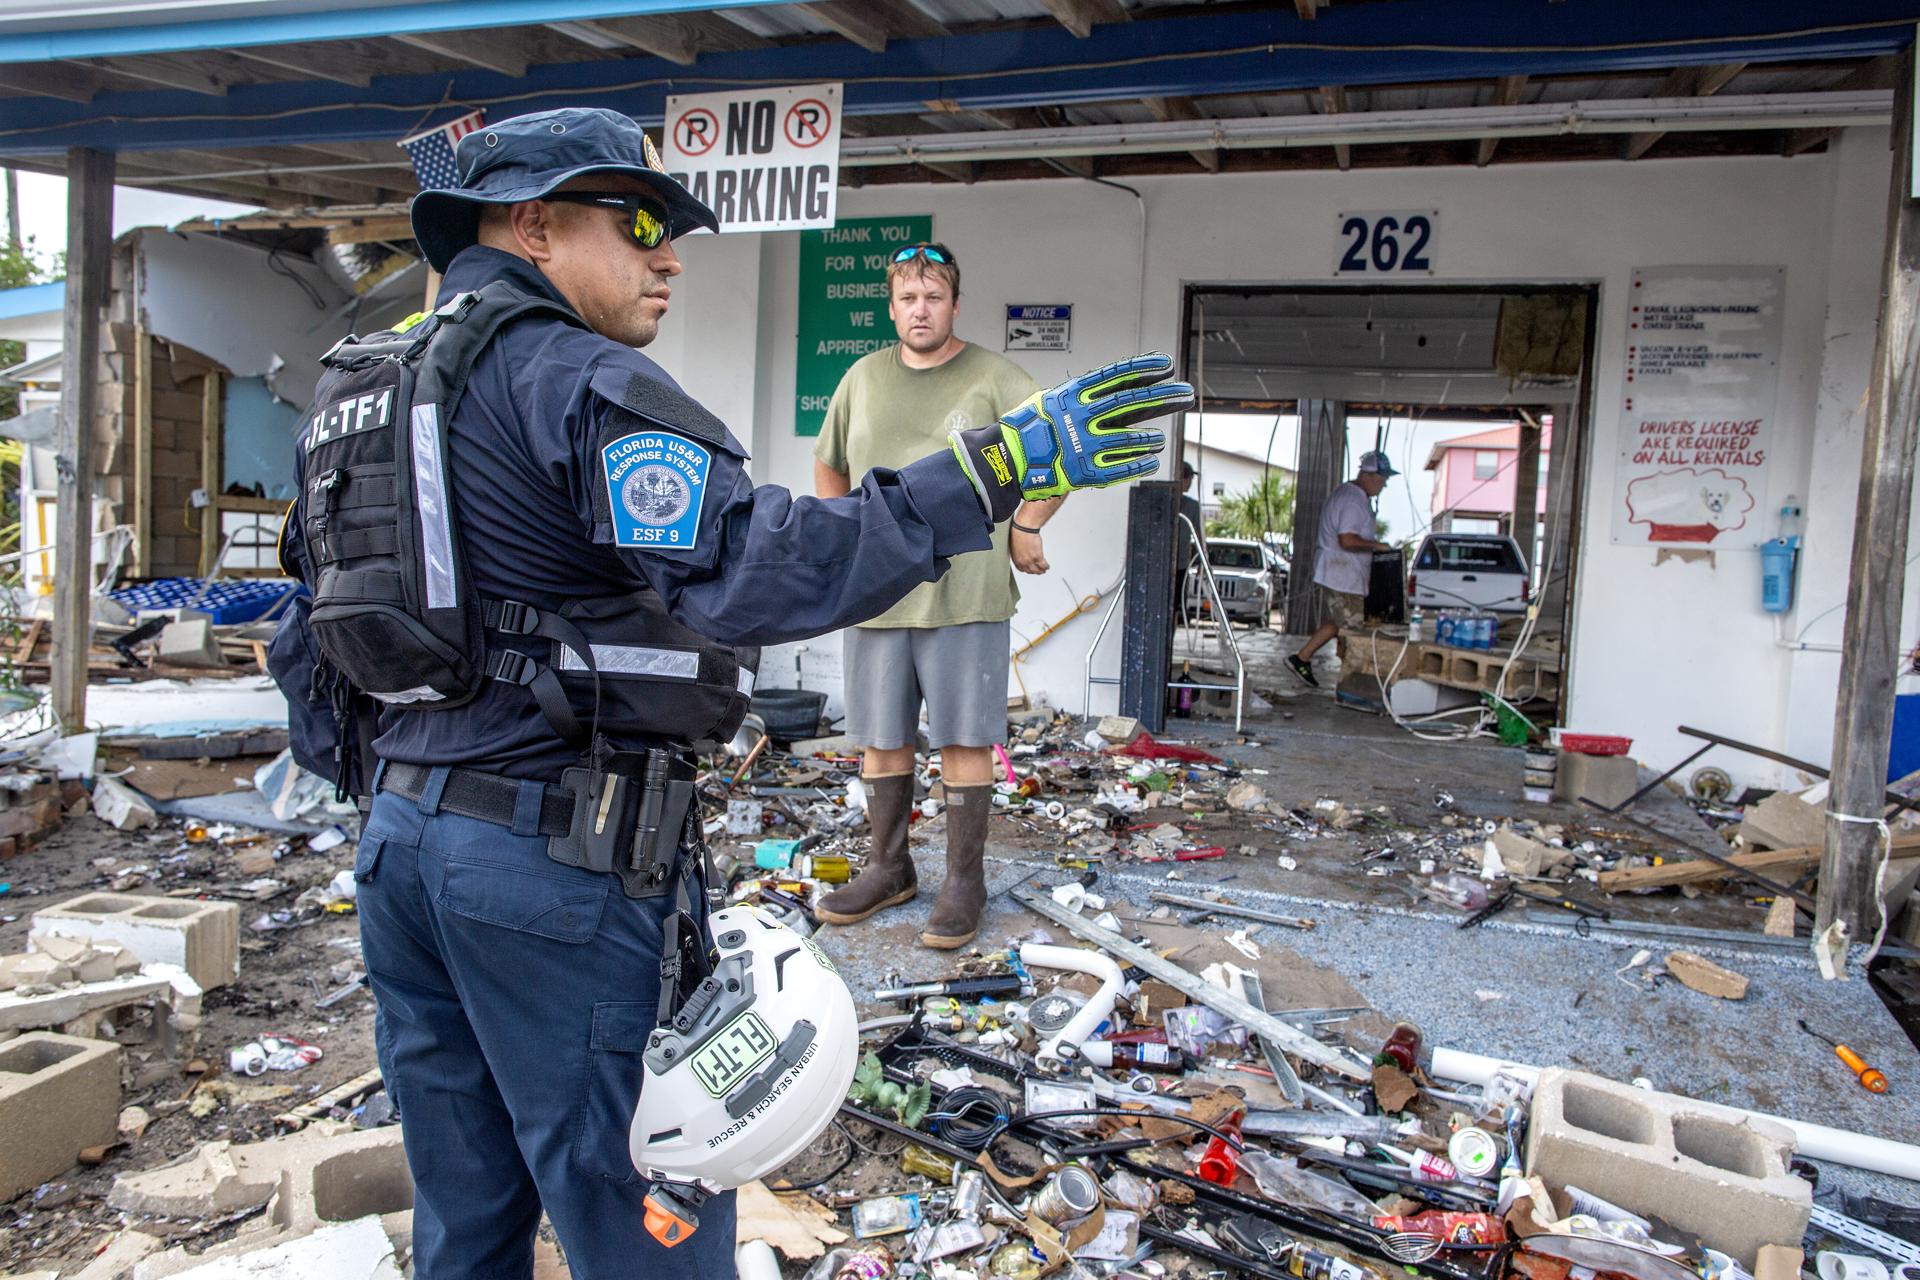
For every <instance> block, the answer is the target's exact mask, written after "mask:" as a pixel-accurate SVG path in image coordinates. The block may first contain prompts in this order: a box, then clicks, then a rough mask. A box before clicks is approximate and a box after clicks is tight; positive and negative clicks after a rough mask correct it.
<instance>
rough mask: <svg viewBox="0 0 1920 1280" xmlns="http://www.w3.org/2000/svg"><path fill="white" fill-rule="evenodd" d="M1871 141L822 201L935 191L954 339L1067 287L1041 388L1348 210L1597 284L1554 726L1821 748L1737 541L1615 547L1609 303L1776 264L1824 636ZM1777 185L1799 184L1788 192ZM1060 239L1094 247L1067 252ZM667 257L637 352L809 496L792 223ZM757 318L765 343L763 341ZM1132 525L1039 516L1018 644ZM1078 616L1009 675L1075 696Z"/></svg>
mask: <svg viewBox="0 0 1920 1280" xmlns="http://www.w3.org/2000/svg"><path fill="white" fill-rule="evenodd" d="M1887 157H1888V151H1887V134H1886V132H1885V131H1884V130H1871V129H1852V130H1848V131H1847V132H1846V133H1845V134H1844V135H1842V137H1841V139H1840V141H1838V142H1837V143H1836V144H1835V145H1834V146H1833V148H1832V149H1831V150H1830V151H1829V152H1828V153H1826V154H1823V155H1810V156H1801V157H1796V158H1794V159H1781V158H1771V157H1750V158H1730V159H1723V160H1711V159H1689V160H1686V161H1661V160H1645V161H1639V162H1634V163H1631V164H1629V163H1625V162H1619V163H1613V162H1608V163H1588V164H1565V165H1514V166H1506V167H1501V166H1495V167H1491V168H1488V169H1468V168H1449V169H1423V170H1397V171H1396V170H1368V171H1364V172H1361V171H1354V172H1348V173H1339V172H1334V171H1316V172H1309V173H1291V174H1246V175H1217V176H1204V177H1194V178H1143V179H1138V180H1135V181H1133V182H1132V183H1130V185H1134V186H1137V187H1138V188H1139V189H1140V191H1141V193H1142V195H1143V196H1144V197H1145V207H1144V226H1143V209H1142V206H1141V205H1139V204H1136V202H1135V201H1134V199H1133V198H1132V197H1131V196H1129V195H1128V194H1127V193H1125V192H1122V191H1116V190H1113V189H1111V188H1106V187H1100V186H1096V185H1094V184H1091V183H1084V182H1068V181H1047V182H1031V183H982V184H979V185H976V186H955V185H949V184H943V185H940V186H938V187H931V186H909V185H900V186H886V187H869V188H865V189H850V190H846V191H843V192H842V193H841V215H842V216H843V217H849V218H851V217H861V216H871V215H877V214H894V213H925V212H928V211H932V212H933V213H934V217H935V223H934V235H935V236H936V237H937V238H939V239H941V240H942V241H944V242H946V243H947V244H949V245H951V246H952V247H953V249H954V251H955V253H956V255H957V256H958V258H959V260H960V263H961V267H962V285H963V296H962V299H961V310H960V318H959V323H958V331H959V333H960V335H961V336H962V337H965V338H969V339H971V340H974V341H978V342H981V343H982V344H983V345H986V346H988V347H989V348H990V349H992V350H996V351H997V350H999V349H1000V347H1001V344H1002V333H1001V331H1000V330H1001V314H1002V312H1001V308H1002V307H1003V306H1004V305H1005V304H1008V303H1021V302H1036V301H1045V302H1070V303H1072V304H1074V328H1073V350H1072V351H1071V352H1069V353H1065V354H1036V353H1023V354H1022V356H1021V363H1022V364H1023V365H1024V366H1025V367H1026V368H1027V369H1028V370H1029V371H1030V372H1031V373H1032V374H1033V376H1034V377H1035V378H1037V379H1039V380H1040V381H1041V382H1042V383H1047V382H1050V381H1055V380H1058V379H1060V378H1062V377H1065V376H1067V375H1069V374H1071V373H1074V372H1078V371H1081V370H1084V369H1086V368H1089V367H1091V366H1092V365H1094V364H1096V363H1098V362H1100V361H1103V360H1106V359H1110V358H1114V357H1117V356H1120V355H1123V354H1127V353H1130V352H1133V351H1137V350H1146V349H1153V348H1159V349H1162V350H1168V351H1174V350H1177V349H1178V343H1179V322H1180V300H1181V289H1182V286H1183V284H1184V283H1187V282H1240V281H1251V282H1258V283H1271V284H1287V283H1295V284H1314V285H1324V284H1326V283H1328V282H1329V280H1330V276H1331V270H1332V265H1333V261H1334V256H1335V254H1334V244H1335V239H1336V237H1335V232H1336V229H1337V225H1338V224H1337V215H1338V214H1339V213H1340V212H1341V211H1343V210H1352V209H1396V208H1412V207H1433V208H1437V209H1438V210H1440V215H1441V232H1440V235H1439V239H1438V242H1437V249H1436V253H1435V255H1434V264H1435V272H1434V275H1433V277H1432V278H1431V282H1433V283H1449V284H1459V283H1462V282H1485V283H1490V284H1491V283H1500V284H1511V283H1530V282H1567V283H1588V282H1596V283H1598V285H1599V287H1600V313H1599V316H1598V318H1597V322H1596V323H1597V325H1598V329H1597V352H1596V357H1597V368H1596V375H1595V386H1594V394H1593V399H1592V406H1593V415H1594V425H1593V433H1592V436H1591V453H1590V455H1589V456H1590V457H1591V459H1592V466H1591V467H1590V468H1589V473H1588V475H1587V477H1586V481H1585V488H1584V502H1585V507H1586V510H1587V511H1588V512H1590V513H1593V514H1591V515H1589V516H1588V517H1587V518H1586V519H1585V520H1584V521H1583V523H1582V526H1581V529H1580V555H1581V563H1580V568H1579V576H1578V581H1577V585H1576V591H1577V599H1576V603H1575V609H1574V613H1573V617H1572V623H1573V628H1574V633H1573V634H1574V638H1573V650H1574V656H1573V671H1572V689H1571V699H1570V702H1571V706H1570V713H1571V714H1570V719H1571V722H1572V723H1574V724H1576V725H1578V726H1581V727H1585V728H1591V729H1595V730H1604V731H1611V732H1618V733H1625V734H1631V735H1632V736H1633V737H1634V738H1635V739H1636V746H1635V754H1636V755H1638V756H1640V758H1642V759H1643V760H1646V761H1648V762H1650V763H1656V764H1660V765H1664V764H1667V763H1670V762H1672V761H1676V760H1678V759H1680V758H1681V757H1682V756H1683V755H1685V754H1686V752H1687V751H1689V750H1691V746H1690V745H1689V743H1688V740H1686V739H1683V738H1681V737H1679V736H1678V735H1677V734H1675V732H1674V728H1675V726H1676V725H1677V724H1680V723H1694V724H1699V725H1700V726H1701V727H1704V728H1711V729H1714V730H1717V731H1719V732H1721V733H1725V734H1728V735H1730V736H1733V737H1738V738H1744V739H1748V740H1751V741H1754V742H1759V743H1766V744H1772V745H1774V746H1778V747H1783V748H1786V749H1790V750H1792V751H1794V752H1796V753H1799V754H1803V755H1806V756H1808V757H1810V758H1812V759H1815V760H1818V761H1823V762H1824V761H1825V760H1826V759H1827V756H1828V752H1829V750H1830V746H1831V733H1832V730H1831V706H1832V696H1833V688H1834V677H1835V674H1836V672H1837V660H1836V659H1835V658H1834V657H1833V656H1832V655H1824V654H1818V653H1807V654H1793V653H1790V652H1789V651H1788V649H1787V648H1785V647H1784V646H1783V645H1781V644H1779V643H1776V636H1775V628H1774V623H1773V621H1772V619H1771V617H1770V615H1768V614H1766V613H1764V612H1763V611H1762V610H1761V608H1760V567H1759V557H1758V555H1757V553H1756V552H1753V551H1750V550H1744V551H1726V550H1722V551H1720V552H1718V553H1717V554H1716V555H1715V556H1714V557H1713V558H1712V562H1711V563H1708V562H1705V561H1695V562H1687V561H1677V560H1671V559H1670V560H1669V561H1668V562H1666V563H1663V564H1656V557H1657V552H1656V550H1655V549H1653V548H1650V547H1624V546H1620V547H1616V546H1613V545H1611V544H1610V543H1609V541H1608V532H1609V530H1608V525H1609V521H1608V519H1607V518H1606V514H1605V513H1607V512H1608V511H1610V509H1611V504H1612V502H1613V499H1614V473H1613V472H1614V468H1613V458H1614V456H1615V452H1616V449H1617V436H1618V429H1619V411H1618V410H1619V391H1620V388H1621V385H1622V376H1623V369H1624V360H1625V348H1626V337H1625V333H1626V324H1625V319H1624V315H1623V312H1622V307H1623V306H1624V305H1625V304H1624V303H1623V302H1622V299H1623V298H1624V296H1625V293H1626V288H1627V283H1628V279H1629V273H1630V272H1631V270H1632V269H1633V268H1635V267H1638V266H1647V265H1668V264H1766V265H1784V266H1785V267H1786V269H1787V277H1786V314H1785V326H1784V350H1785V352H1786V358H1785V361H1784V367H1783V368H1782V370H1781V377H1780V384H1779V399H1778V408H1777V415H1778V418H1779V420H1780V421H1781V423H1782V424H1783V428H1782V432H1781V436H1780V439H1779V442H1778V443H1779V452H1778V453H1777V455H1776V459H1775V461H1776V465H1775V466H1774V468H1773V471H1772V481H1771V482H1772V486H1773V491H1772V492H1771V493H1770V494H1768V495H1767V496H1766V498H1765V500H1764V501H1765V503H1766V506H1765V507H1763V510H1771V509H1772V508H1777V507H1778V506H1779V505H1780V502H1781V501H1782V500H1783V499H1784V498H1785V496H1786V495H1787V494H1789V493H1792V494H1795V495H1797V496H1799V497H1800V498H1801V499H1802V500H1803V504H1804V505H1805V507H1806V509H1807V515H1808V524H1807V529H1808V535H1809V545H1808V554H1807V560H1806V564H1805V566H1804V567H1803V570H1802V572H1801V577H1800V583H1799V588H1800V602H1799V605H1798V607H1797V609H1796V610H1795V612H1794V613H1793V614H1790V615H1788V618H1787V623H1786V627H1787V631H1786V634H1787V635H1789V636H1792V635H1794V634H1796V633H1798V632H1799V631H1800V630H1801V629H1802V628H1803V627H1806V626H1807V625H1808V624H1809V623H1810V622H1812V623H1814V624H1815V625H1814V626H1813V628H1812V630H1811V631H1810V632H1809V634H1808V636H1807V639H1808V640H1809V641H1827V642H1831V641H1833V640H1836V639H1837V638H1838V633H1839V619H1840V614H1839V613H1838V612H1834V613H1832V614H1830V615H1828V616H1826V617H1825V618H1824V619H1820V618H1818V615H1819V614H1820V613H1821V611H1823V610H1826V609H1828V608H1829V607H1830V606H1832V605H1834V604H1836V603H1838V602H1839V601H1840V600H1841V598H1842V597H1843V594H1844V590H1845V581H1846V577H1845V568H1846V563H1847V558H1848V551H1849V543H1850V539H1851V528H1852V516H1853V504H1854V498H1855V486H1856V484H1857V480H1858V450H1859V442H1860V436H1861V423H1860V403H1861V400H1862V397H1863V395H1864V389H1865V378H1866V365H1867V355H1868V353H1869V352H1870V351H1871V347H1872V326H1873V317H1874V314H1875V306H1876V297H1877V291H1876V289H1875V286H1874V282H1873V275H1874V271H1875V269H1876V268H1877V263H1878V258H1879V250H1878V243H1879V239H1880V235H1881V227H1882V224H1883V221H1884V217H1883V210H1884V206H1885V198H1886V183H1887V178H1886V174H1887V165H1888V159H1887ZM1783 189H1791V190H1794V191H1797V192H1800V193H1802V196H1803V198H1801V199H1797V200H1794V201H1790V202H1783V201H1781V200H1780V199H1779V193H1780V191H1782V190H1783ZM1010 228H1019V229H1020V230H1019V231H1018V232H1017V233H1013V234H1010V233H1009V229H1010ZM1143 238H1144V242H1145V262H1144V271H1143V270H1142V268H1141V264H1140V260H1139V255H1138V247H1139V246H1140V245H1141V244H1142V241H1143ZM1068 243H1072V244H1075V245H1080V246H1098V249H1097V252H1093V253H1084V252H1063V251H1062V246H1063V245H1065V244H1068ZM681 254H682V257H683V259H684V260H685V261H686V264H687V268H688V271H687V275H686V276H685V277H684V278H682V279H680V280H677V281H675V283H674V304H673V306H674V310H673V315H672V317H671V318H670V319H669V320H668V322H667V324H666V326H665V332H664V333H663V336H662V340H661V342H660V343H659V344H658V345H657V346H656V347H655V348H654V350H653V354H655V355H656V356H657V357H658V358H659V359H660V360H661V361H662V363H663V364H665V365H666V367H667V368H668V369H669V370H670V371H671V372H673V373H674V374H675V375H676V376H677V377H679V378H680V379H681V381H682V382H683V383H684V384H685V386H686V387H687V389H688V391H689V392H691V393H692V394H693V395H695V396H697V397H700V398H702V399H703V400H705V401H706V402H707V403H708V404H709V405H710V406H711V407H713V408H714V410H715V411H716V412H717V413H719V414H720V415H721V416H722V417H723V418H724V419H725V420H726V421H728V422H729V423H731V424H732V425H733V426H734V428H735V431H736V434H738V435H739V436H740V437H741V438H742V439H743V440H748V441H749V442H750V443H751V445H752V446H753V449H754V453H755V461H754V464H753V473H754V475H755V477H756V478H757V479H760V480H763V481H773V482H778V483H782V484H788V485H792V486H794V487H796V488H798V489H800V490H802V491H805V492H811V490H812V457H811V447H812V443H813V442H812V440H811V439H806V438H800V437H796V436H795V435H794V434H793V425H792V423H793V414H792V399H793V387H794V347H795V331H796V327H797V322H796V316H797V314H798V311H797V306H798V301H797V291H798V265H797V264H798V238H797V237H794V236H779V235H767V236H751V235H740V236H724V237H712V236H695V237H691V238H689V239H688V240H687V241H686V242H685V243H684V245H683V246H682V247H681ZM1143 279H1144V311H1145V315H1144V320H1143V319H1142V317H1141V315H1140V312H1141V309H1142V308H1141V304H1142V293H1141V288H1142V280H1143ZM1427 282H1429V281H1427V280H1425V279H1423V280H1422V281H1421V282H1420V283H1427ZM1395 283H1407V282H1398V281H1396V282H1395ZM880 323H881V324H882V325H885V324H886V323H887V322H886V320H885V317H884V314H882V316H881V317H880ZM749 335H757V342H756V346H757V350H755V349H750V348H749V346H748V338H749ZM749 424H751V431H750V432H749V430H748V425H749ZM1794 424H1800V425H1799V429H1798V430H1797V431H1796V430H1795V428H1794ZM1125 519H1126V496H1125V494H1124V492H1122V491H1106V492H1098V493H1089V494H1080V495H1076V496H1075V497H1074V498H1073V499H1072V500H1071V501H1070V503H1069V504H1068V509H1067V511H1066V512H1065V513H1063V515H1062V516H1061V517H1060V518H1059V519H1057V520H1056V521H1055V522H1054V523H1053V524H1052V525H1051V526H1049V528H1048V530H1047V535H1046V545H1047V553H1048V558H1049V560H1050V561H1051V562H1052V564H1053V567H1054V568H1053V572H1052V573H1051V574H1050V575H1048V576H1046V577H1044V578H1038V579H1035V578H1026V577H1022V578H1021V579H1020V587H1021V590H1022V592H1023V599H1022V601H1021V605H1020V612H1019V613H1018V615H1017V616H1016V617H1015V620H1014V629H1015V633H1016V637H1017V638H1016V641H1015V643H1016V644H1018V643H1020V642H1021V638H1024V637H1030V636H1033V635H1035V634H1037V633H1038V632H1039V631H1040V630H1041V629H1042V628H1044V626H1045V625H1046V624H1047V623H1049V622H1051V621H1053V620H1055V619H1057V618H1059V617H1061V616H1063V615H1064V614H1066V613H1067V612H1069V611H1070V610H1071V609H1072V608H1073V606H1074V603H1075V601H1076V600H1077V599H1079V598H1080V597H1081V596H1084V595H1086V594H1088V593H1089V592H1092V591H1097V590H1101V589H1104V588H1106V587H1108V586H1109V585H1110V584H1112V583H1113V582H1114V581H1115V580H1116V579H1117V578H1118V576H1119V574H1120V570H1121V565H1122V555H1123V549H1124V548H1123V544H1122V541H1121V539H1120V538H1118V537H1117V536H1116V533H1117V531H1118V530H1119V529H1121V528H1123V527H1124V523H1125ZM1396 532H1408V531H1402V530H1396ZM1912 591H1913V586H1912V584H1911V580H1910V585H1909V592H1910V594H1911V592H1912ZM1912 613H1913V610H1912V609H1911V608H1909V610H1908V614H1909V616H1911V614H1912ZM1097 626H1098V613H1097V611H1096V612H1095V613H1094V614H1093V615H1090V616H1085V617H1081V618H1079V619H1077V620H1076V621H1074V622H1073V623H1071V624H1070V625H1068V626H1066V627H1065V628H1063V629H1062V630H1061V631H1059V632H1058V633H1056V634H1055V635H1054V636H1053V637H1051V638H1050V639H1049V640H1048V641H1047V642H1046V643H1045V644H1044V645H1043V646H1042V647H1041V648H1040V649H1038V650H1037V651H1036V652H1035V653H1034V654H1033V656H1032V657H1031V658H1030V659H1029V661H1028V662H1027V664H1026V667H1025V670H1026V672H1027V684H1028V686H1029V688H1032V689H1035V690H1039V691H1043V692H1044V693H1045V695H1046V696H1047V698H1048V699H1049V700H1050V701H1051V702H1052V703H1053V704H1054V705H1056V706H1062V707H1066V708H1069V709H1073V710H1076V711H1077V710H1078V709H1079V706H1080V699H1081V674H1082V660H1083V657H1084V655H1085V652H1086V647H1087V644H1088V642H1089V641H1090V640H1091V638H1092V635H1093V632H1094V629H1095V628H1096V627H1097ZM1113 631H1114V632H1117V631H1118V628H1117V627H1116V628H1114V629H1113ZM1909 631H1911V627H1909ZM1117 639H1118V637H1117V635H1115V634H1110V635H1109V637H1108V640H1107V642H1106V643H1107V646H1108V648H1107V649H1105V650H1103V653H1102V655H1101V657H1100V659H1099V660H1098V662H1097V663H1096V667H1097V668H1098V669H1099V670H1102V671H1106V672H1110V671H1112V670H1113V669H1114V667H1115V665H1116V664H1117V662H1118V649H1117ZM1911 642H1912V636H1911V635H1909V636H1908V643H1911ZM809 649H810V652H809V653H808V654H807V656H806V663H805V665H806V670H807V671H808V672H809V679H808V683H809V684H810V685H813V686H814V687H821V686H822V685H823V684H824V682H826V681H828V680H832V681H834V682H835V683H836V684H837V680H838V659H837V654H838V641H837V639H836V638H833V637H826V638H822V639H819V640H814V641H811V642H809ZM765 669H766V670H767V672H768V673H769V680H768V682H769V683H775V682H777V683H780V684H790V683H792V680H791V673H792V671H793V656H792V652H791V650H789V649H782V650H776V651H774V652H772V653H770V654H769V655H768V657H767V661H766V663H765ZM776 677H777V680H776ZM1112 705H1113V694H1112V691H1111V690H1110V689H1104V688H1103V689H1096V690H1095V697H1094V708H1095V710H1096V712H1097V711H1099V710H1101V709H1102V708H1108V709H1110V708H1111V707H1112ZM1719 757H1724V759H1720V758H1719ZM1716 759H1717V761H1718V763H1721V764H1722V766H1723V767H1726V768H1728V769H1729V771H1730V772H1732V773H1733V774H1734V775H1735V777H1736V778H1738V779H1740V780H1742V781H1751V782H1776V781H1779V780H1781V775H1780V773H1779V771H1777V770H1775V769H1774V767H1773V766H1771V765H1768V764H1766V763H1765V762H1761V761H1755V760H1752V759H1749V758H1746V757H1736V756H1734V755H1732V754H1731V753H1727V752H1722V753H1718V756H1717V757H1716Z"/></svg>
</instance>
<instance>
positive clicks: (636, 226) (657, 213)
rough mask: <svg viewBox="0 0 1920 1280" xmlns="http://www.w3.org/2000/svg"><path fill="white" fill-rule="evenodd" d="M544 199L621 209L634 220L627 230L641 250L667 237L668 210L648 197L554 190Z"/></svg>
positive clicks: (616, 193)
mask: <svg viewBox="0 0 1920 1280" xmlns="http://www.w3.org/2000/svg"><path fill="white" fill-rule="evenodd" d="M541 199H543V200H559V201H562V202H564V203H566V204H591V205H598V206H599V207H601V208H603V209H619V210H622V211H624V212H625V213H626V214H627V215H628V216H629V217H630V219H631V221H630V222H629V223H628V224H627V233H628V234H629V235H631V236H632V237H633V240H634V243H635V244H637V245H639V246H640V247H641V248H642V249H657V248H659V247H660V242H661V241H663V240H665V239H666V238H667V212H666V210H665V209H662V208H661V207H660V206H659V205H658V204H656V203H655V202H653V201H652V200H649V199H647V198H646V197H645V196H637V195H632V194H629V193H626V192H621V191H555V192H551V193H549V194H548V195H544V196H542V197H541Z"/></svg>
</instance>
